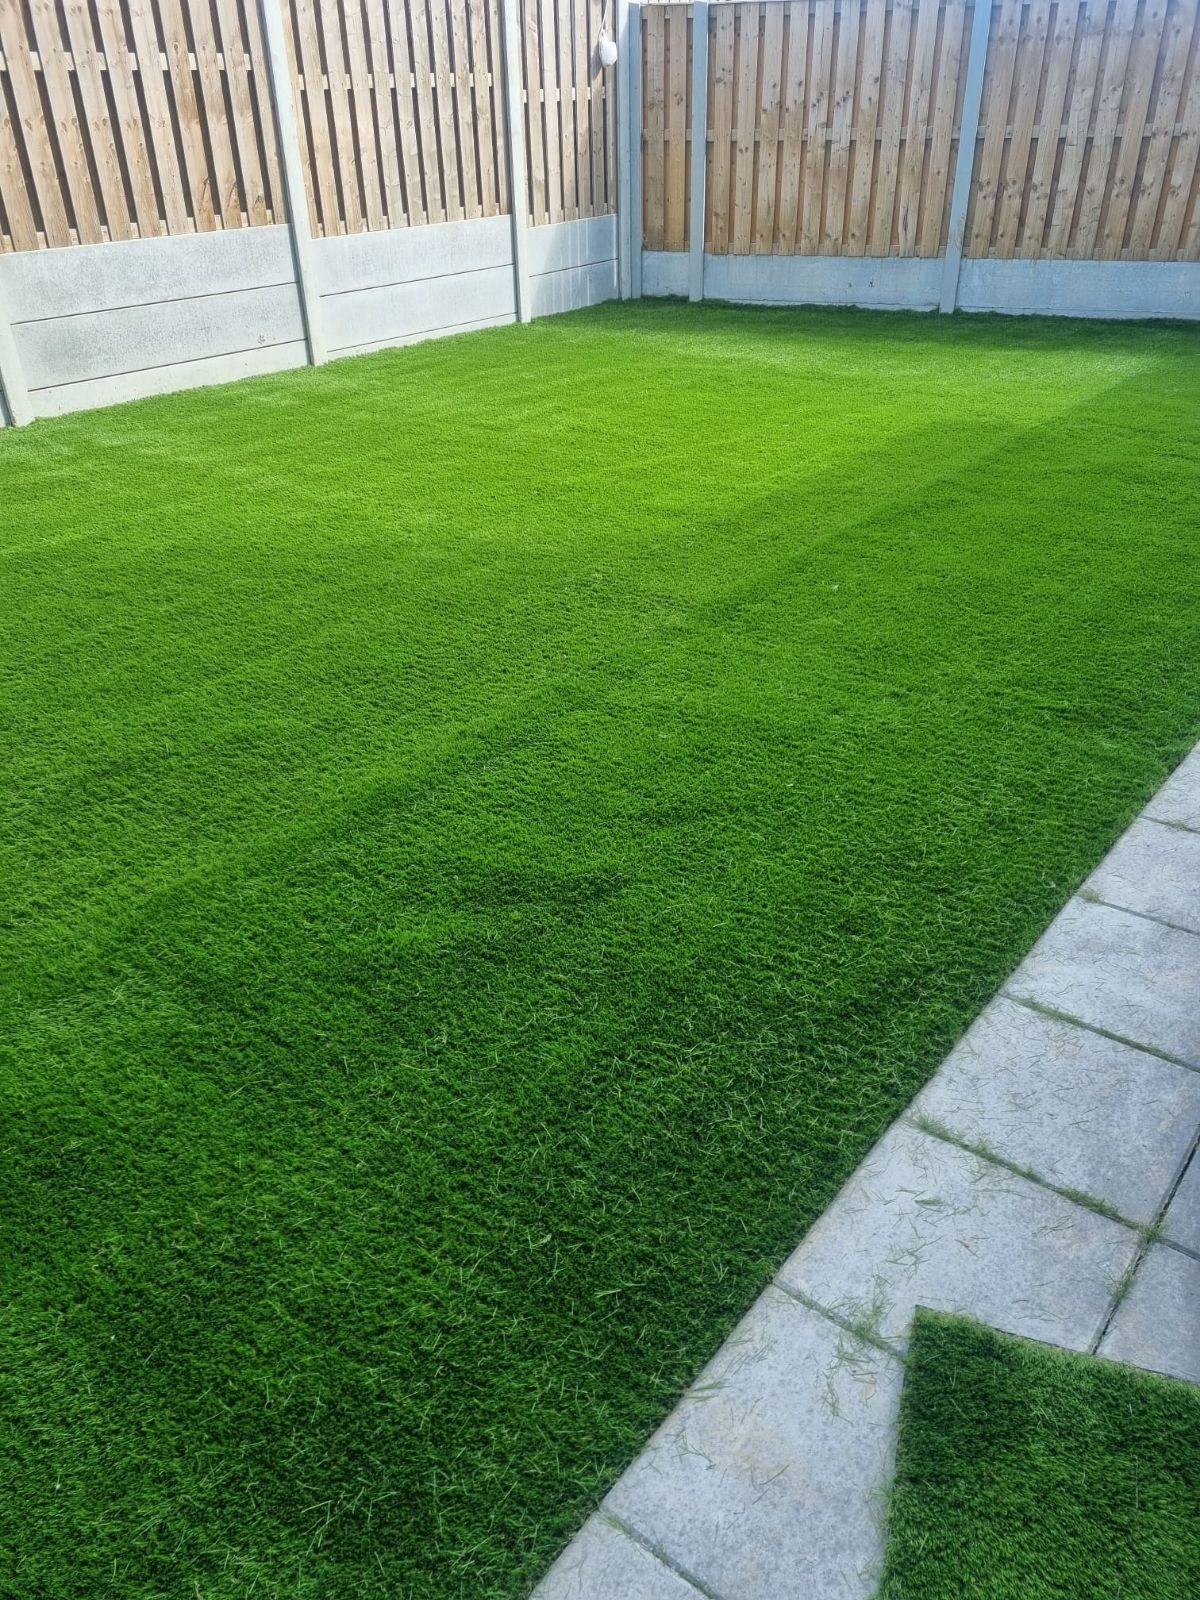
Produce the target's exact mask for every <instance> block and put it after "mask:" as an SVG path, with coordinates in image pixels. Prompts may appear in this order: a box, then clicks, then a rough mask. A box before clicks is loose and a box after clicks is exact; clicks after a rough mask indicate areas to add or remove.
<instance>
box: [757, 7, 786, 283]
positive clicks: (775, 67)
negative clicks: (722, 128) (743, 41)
mask: <svg viewBox="0 0 1200 1600" xmlns="http://www.w3.org/2000/svg"><path fill="white" fill-rule="evenodd" d="M783 25H784V8H783V6H782V5H779V4H777V3H773V4H770V5H768V6H767V7H766V10H765V14H764V17H763V44H762V71H761V73H760V74H759V84H758V129H759V137H758V183H757V187H756V190H755V195H754V230H753V234H752V236H751V240H750V248H751V249H752V250H753V251H754V252H755V253H756V254H758V255H770V254H771V251H772V250H773V249H774V245H775V179H776V171H777V168H778V164H779V119H780V112H781V111H782V108H783V107H782V101H783Z"/></svg>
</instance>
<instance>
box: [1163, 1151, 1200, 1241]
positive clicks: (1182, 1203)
mask: <svg viewBox="0 0 1200 1600" xmlns="http://www.w3.org/2000/svg"><path fill="white" fill-rule="evenodd" d="M1163 1233H1164V1235H1165V1236H1166V1238H1168V1239H1173V1240H1174V1241H1175V1243H1176V1244H1181V1245H1183V1246H1184V1248H1185V1249H1188V1250H1195V1251H1196V1253H1197V1254H1198V1255H1200V1152H1198V1153H1197V1154H1196V1155H1194V1156H1193V1157H1192V1161H1191V1164H1190V1166H1189V1167H1188V1169H1187V1171H1186V1172H1185V1173H1184V1175H1183V1181H1182V1182H1181V1183H1180V1185H1179V1188H1178V1189H1177V1190H1176V1191H1175V1198H1174V1199H1173V1200H1172V1201H1171V1204H1170V1207H1169V1209H1168V1211H1167V1214H1166V1216H1165V1217H1164V1218H1163Z"/></svg>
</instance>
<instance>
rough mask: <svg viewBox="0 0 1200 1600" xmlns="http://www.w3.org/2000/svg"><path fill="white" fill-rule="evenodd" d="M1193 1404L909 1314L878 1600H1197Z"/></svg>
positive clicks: (951, 1321)
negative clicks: (911, 1321)
mask: <svg viewBox="0 0 1200 1600" xmlns="http://www.w3.org/2000/svg"><path fill="white" fill-rule="evenodd" d="M1197 1594H1200V1388H1196V1387H1194V1386H1193V1385H1191V1384H1187V1383H1182V1382H1178V1381H1176V1380H1174V1379H1171V1378H1159V1377H1156V1376H1154V1375H1153V1374H1150V1373H1144V1372H1138V1371H1136V1370H1134V1369H1133V1368H1132V1367H1124V1366H1119V1365H1117V1364H1116V1363H1114V1362H1109V1361H1100V1360H1097V1359H1096V1358H1094V1357H1091V1356H1079V1355H1073V1354H1070V1353H1068V1352H1066V1351H1062V1350H1053V1349H1050V1348H1048V1347H1046V1346H1045V1345H1036V1344H1030V1343H1028V1342H1027V1341H1026V1340H1023V1339H1014V1338H1010V1337H1008V1336H1007V1335H1005V1334H1001V1333H996V1332H995V1331H994V1330H992V1329H991V1328H985V1327H982V1326H981V1325H980V1324H979V1323H976V1322H970V1321H967V1320H966V1319H965V1318H961V1317H948V1316H940V1315H936V1314H934V1313H932V1312H920V1313H918V1316H917V1319H916V1324H915V1328H914V1331H913V1339H912V1345H911V1348H910V1351H909V1356H908V1361H907V1364H906V1368H905V1376H904V1391H903V1396H902V1399H901V1402H900V1434H899V1441H898V1447H897V1462H896V1481H895V1487H894V1489H893V1493H892V1501H891V1508H890V1513H889V1519H888V1546H887V1561H886V1570H885V1575H884V1581H883V1584H882V1587H881V1589H880V1594H879V1600H960V1597H961V1596H963V1595H970V1596H971V1600H1194V1597H1195V1596H1196V1595H1197Z"/></svg>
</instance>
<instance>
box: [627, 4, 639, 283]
mask: <svg viewBox="0 0 1200 1600" xmlns="http://www.w3.org/2000/svg"><path fill="white" fill-rule="evenodd" d="M628 55H629V76H628V79H627V80H626V81H627V83H628V85H629V114H628V116H627V117H626V119H625V122H624V129H625V137H626V139H627V140H628V142H629V216H628V218H627V224H626V225H627V228H628V238H629V293H630V295H631V296H632V298H633V299H634V300H640V299H641V298H642V7H641V5H640V4H637V3H631V4H630V7H629V46H628Z"/></svg>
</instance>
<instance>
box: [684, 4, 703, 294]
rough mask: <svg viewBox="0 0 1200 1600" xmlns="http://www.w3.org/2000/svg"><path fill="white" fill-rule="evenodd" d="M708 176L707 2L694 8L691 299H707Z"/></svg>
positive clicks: (689, 236)
mask: <svg viewBox="0 0 1200 1600" xmlns="http://www.w3.org/2000/svg"><path fill="white" fill-rule="evenodd" d="M707 174H708V0H695V4H694V5H693V6H692V181H691V189H692V194H691V208H690V209H691V214H690V218H689V221H688V230H689V231H688V299H689V300H703V299H704V209H705V207H704V199H705V196H704V185H705V181H706V178H707Z"/></svg>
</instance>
